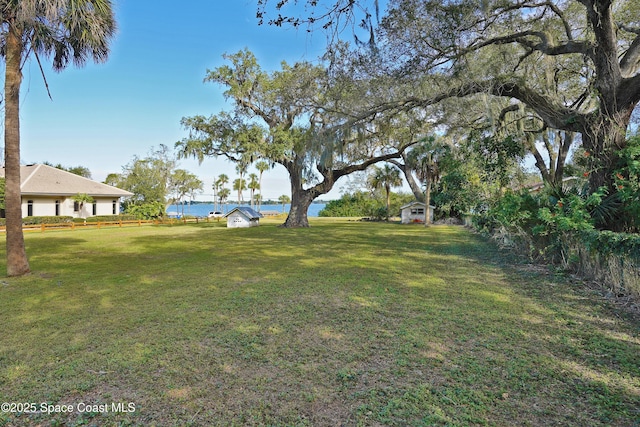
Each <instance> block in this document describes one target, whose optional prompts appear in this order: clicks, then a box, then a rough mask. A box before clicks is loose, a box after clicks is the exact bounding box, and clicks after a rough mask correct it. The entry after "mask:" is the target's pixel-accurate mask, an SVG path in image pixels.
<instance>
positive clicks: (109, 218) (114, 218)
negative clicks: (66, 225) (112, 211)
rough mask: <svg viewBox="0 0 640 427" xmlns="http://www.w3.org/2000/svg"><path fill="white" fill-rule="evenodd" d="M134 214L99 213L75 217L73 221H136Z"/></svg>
mask: <svg viewBox="0 0 640 427" xmlns="http://www.w3.org/2000/svg"><path fill="white" fill-rule="evenodd" d="M137 219H138V218H136V217H135V216H134V215H126V214H125V215H97V216H90V217H88V218H75V219H74V220H73V221H74V222H76V223H78V222H85V221H86V222H112V221H135V220H137Z"/></svg>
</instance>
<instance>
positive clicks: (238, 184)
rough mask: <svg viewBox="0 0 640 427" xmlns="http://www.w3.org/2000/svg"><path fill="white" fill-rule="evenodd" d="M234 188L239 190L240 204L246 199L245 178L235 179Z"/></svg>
mask: <svg viewBox="0 0 640 427" xmlns="http://www.w3.org/2000/svg"><path fill="white" fill-rule="evenodd" d="M233 189H234V190H236V191H237V192H238V204H239V205H240V204H241V203H242V202H243V201H244V199H243V198H242V192H243V191H244V190H246V189H247V183H246V182H245V180H244V179H242V178H238V179H236V180H235V181H233Z"/></svg>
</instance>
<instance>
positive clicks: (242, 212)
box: [224, 206, 262, 228]
mask: <svg viewBox="0 0 640 427" xmlns="http://www.w3.org/2000/svg"><path fill="white" fill-rule="evenodd" d="M224 217H225V218H226V219H227V227H228V228H247V227H257V226H258V225H260V218H262V214H260V213H258V212H256V211H254V210H253V209H251V208H250V207H247V206H239V207H237V208H233V209H232V210H230V211H229V212H228V213H227V214H226V215H225V216H224Z"/></svg>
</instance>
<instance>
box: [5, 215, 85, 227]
mask: <svg viewBox="0 0 640 427" xmlns="http://www.w3.org/2000/svg"><path fill="white" fill-rule="evenodd" d="M70 222H73V217H70V216H27V217H24V218H22V224H23V225H37V224H66V223H70ZM6 224H7V219H6V218H0V225H6Z"/></svg>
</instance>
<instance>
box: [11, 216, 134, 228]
mask: <svg viewBox="0 0 640 427" xmlns="http://www.w3.org/2000/svg"><path fill="white" fill-rule="evenodd" d="M137 219H138V218H136V217H135V216H133V215H100V216H91V217H89V218H86V219H85V218H74V217H71V216H27V217H24V218H22V224H23V225H38V224H67V223H71V222H75V223H83V222H85V221H86V222H107V221H135V220H137ZM5 225H7V219H6V218H0V226H5Z"/></svg>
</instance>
